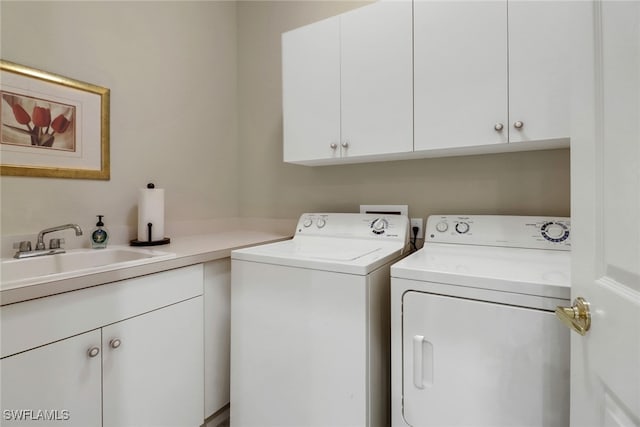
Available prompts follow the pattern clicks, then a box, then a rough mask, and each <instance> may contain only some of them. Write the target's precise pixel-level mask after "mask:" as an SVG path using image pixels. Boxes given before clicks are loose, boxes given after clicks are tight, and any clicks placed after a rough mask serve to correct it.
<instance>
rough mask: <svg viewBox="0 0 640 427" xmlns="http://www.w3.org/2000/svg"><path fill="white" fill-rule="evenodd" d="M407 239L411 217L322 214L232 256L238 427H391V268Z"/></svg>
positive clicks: (233, 420)
mask: <svg viewBox="0 0 640 427" xmlns="http://www.w3.org/2000/svg"><path fill="white" fill-rule="evenodd" d="M407 242H408V219H407V217H406V216H401V215H371V214H335V213H331V214H317V213H316V214H304V215H302V216H301V217H300V220H299V221H298V225H297V229H296V234H295V237H294V238H293V239H292V240H288V241H283V242H277V243H272V244H267V245H262V246H256V247H252V248H246V249H240V250H235V251H233V252H232V253H231V265H232V270H231V282H232V284H231V414H230V421H231V425H232V426H234V427H247V426H260V427H267V426H295V427H304V426H322V427H327V426H332V427H335V426H383V425H388V424H389V422H390V408H389V406H390V405H389V401H390V396H389V395H390V392H389V390H390V384H389V383H390V373H389V364H390V348H389V341H390V320H389V319H390V313H389V311H390V303H389V285H390V274H389V268H390V266H391V264H392V263H394V262H396V261H398V259H399V258H400V257H401V256H402V254H403V252H404V251H405V249H406V247H407Z"/></svg>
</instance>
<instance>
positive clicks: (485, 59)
mask: <svg viewBox="0 0 640 427" xmlns="http://www.w3.org/2000/svg"><path fill="white" fill-rule="evenodd" d="M414 43H415V57H414V63H415V83H414V84H415V148H416V150H430V149H448V148H457V147H465V146H472V145H487V144H498V143H506V142H508V131H507V126H508V123H507V120H508V111H507V108H508V95H507V71H508V65H507V2H506V0H505V1H475V2H473V1H467V2H461V1H416V2H415V4H414ZM496 128H498V130H496Z"/></svg>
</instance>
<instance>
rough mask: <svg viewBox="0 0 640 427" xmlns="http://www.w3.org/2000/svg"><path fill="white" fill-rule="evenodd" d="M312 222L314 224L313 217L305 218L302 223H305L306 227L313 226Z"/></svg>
mask: <svg viewBox="0 0 640 427" xmlns="http://www.w3.org/2000/svg"><path fill="white" fill-rule="evenodd" d="M311 224H313V220H312V219H311V218H307V219H305V220H304V222H303V223H302V225H304V227H305V228H307V227H311Z"/></svg>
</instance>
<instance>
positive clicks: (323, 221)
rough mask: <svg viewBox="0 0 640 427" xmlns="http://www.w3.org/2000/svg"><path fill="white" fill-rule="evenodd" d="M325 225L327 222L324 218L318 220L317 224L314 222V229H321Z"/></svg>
mask: <svg viewBox="0 0 640 427" xmlns="http://www.w3.org/2000/svg"><path fill="white" fill-rule="evenodd" d="M326 224H327V221H326V220H325V219H324V218H320V219H319V220H318V221H317V222H316V227H318V228H322V227H324V226H325V225H326Z"/></svg>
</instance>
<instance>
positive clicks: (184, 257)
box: [0, 227, 293, 305]
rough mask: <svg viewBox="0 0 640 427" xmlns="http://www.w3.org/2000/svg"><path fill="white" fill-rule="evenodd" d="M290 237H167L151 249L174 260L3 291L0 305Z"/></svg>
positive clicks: (233, 233) (240, 231) (254, 233)
mask: <svg viewBox="0 0 640 427" xmlns="http://www.w3.org/2000/svg"><path fill="white" fill-rule="evenodd" d="M292 235H293V228H291V232H290V233H288V232H286V231H282V229H279V230H277V231H265V230H252V229H248V228H246V227H237V228H235V227H234V228H230V229H227V230H224V231H210V232H207V233H206V234H197V235H187V236H183V237H180V236H178V237H171V243H170V244H168V245H162V246H153V247H152V248H153V249H157V250H159V251H162V252H171V253H174V254H175V255H176V256H175V258H171V259H163V260H159V261H156V262H150V263H146V264H142V265H137V266H133V267H124V268H119V269H114V270H110V271H103V272H98V273H93V274H86V275H82V276H79V277H73V278H68V279H62V280H55V279H53V280H51V281H46V282H40V283H38V284H34V285H31V286H23V287H20V288H14V289H7V290H4V291H2V292H1V293H0V304H1V305H7V304H14V303H17V302H22V301H26V300H30V299H34V298H41V297H46V296H50V295H54V294H59V293H62V292H70V291H75V290H78V289H82V288H88V287H91V286H98V285H104V284H107V283H112V282H117V281H119V280H124V279H130V278H133V277H137V276H143V275H146V274H153V273H158V272H160V271H165V270H171V269H174V268H180V267H185V266H187V265H192V264H200V263H204V262H208V261H214V260H217V259H222V258H227V257H229V256H230V254H231V251H232V250H234V249H238V248H243V247H247V246H253V245H258V244H263V243H270V242H275V241H279V240H285V239H288V238H290V237H292Z"/></svg>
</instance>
